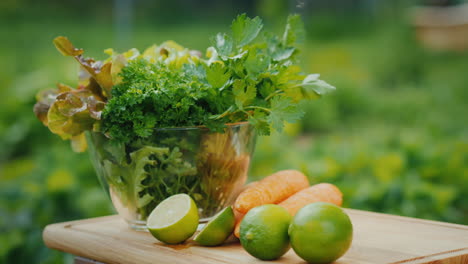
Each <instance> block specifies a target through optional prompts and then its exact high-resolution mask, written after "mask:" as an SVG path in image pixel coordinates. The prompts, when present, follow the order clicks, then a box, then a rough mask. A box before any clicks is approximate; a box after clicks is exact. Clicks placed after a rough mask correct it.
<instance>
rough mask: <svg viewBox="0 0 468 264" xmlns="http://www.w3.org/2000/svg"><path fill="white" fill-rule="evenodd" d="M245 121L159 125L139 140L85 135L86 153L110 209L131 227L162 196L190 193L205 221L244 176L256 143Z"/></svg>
mask: <svg viewBox="0 0 468 264" xmlns="http://www.w3.org/2000/svg"><path fill="white" fill-rule="evenodd" d="M255 138H256V136H255V131H254V129H253V127H252V126H251V125H249V124H248V123H238V124H230V125H228V126H227V128H226V129H225V132H224V133H214V132H210V131H209V130H208V129H207V128H205V127H185V128H162V129H156V130H155V131H154V134H153V135H152V136H151V137H150V138H148V139H145V140H144V141H136V142H132V143H131V144H125V145H124V144H117V143H115V142H113V141H111V140H109V139H108V138H107V137H106V136H105V135H103V134H102V133H96V132H90V133H88V134H87V141H88V145H89V154H90V157H91V161H92V163H93V166H94V168H95V170H96V173H97V176H98V178H99V181H100V182H101V184H102V186H103V187H104V189H105V190H106V191H107V192H108V194H109V196H110V198H111V200H112V203H113V205H114V208H115V209H116V210H117V212H118V213H119V215H120V216H121V217H123V218H124V219H125V220H126V221H127V222H128V223H129V225H130V226H131V227H132V228H133V229H136V230H141V229H145V226H146V218H147V217H148V215H149V214H150V213H151V211H152V210H153V209H154V208H155V207H156V205H158V203H160V202H161V201H162V200H164V199H165V198H167V197H169V196H171V195H174V194H178V193H187V194H188V195H190V196H191V197H192V198H193V199H194V201H195V203H196V204H197V206H198V208H199V214H200V221H201V222H204V221H207V220H208V219H209V218H210V217H212V216H213V215H215V214H216V213H218V212H219V211H220V210H221V209H223V208H224V207H226V206H229V205H231V204H232V203H233V202H234V199H235V197H236V196H237V194H238V193H239V192H240V190H241V188H242V186H243V185H244V184H245V182H246V180H247V173H248V170H249V166H250V160H251V156H252V153H253V150H254V147H255Z"/></svg>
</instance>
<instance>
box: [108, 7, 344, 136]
mask: <svg viewBox="0 0 468 264" xmlns="http://www.w3.org/2000/svg"><path fill="white" fill-rule="evenodd" d="M262 28H263V24H262V21H261V20H260V18H258V17H256V18H254V19H250V18H248V17H247V16H246V15H245V14H243V15H240V16H238V17H237V18H236V19H235V20H234V21H233V22H232V25H231V31H232V32H231V34H221V33H220V34H218V35H217V36H216V38H215V43H214V46H215V47H210V48H209V49H208V52H209V55H208V59H207V60H205V59H203V58H199V57H195V56H192V55H190V53H187V50H186V49H183V48H182V47H179V46H178V45H177V44H175V43H174V44H173V46H174V47H175V48H174V47H172V48H167V47H164V46H163V47H161V48H157V47H155V49H156V51H154V52H153V54H157V57H156V58H154V57H151V56H150V57H148V56H145V54H146V53H148V52H147V51H148V50H147V51H145V53H143V54H142V55H141V56H139V55H138V54H139V53H138V52H136V56H137V59H134V60H131V59H129V63H128V65H126V66H125V67H124V68H122V72H121V73H120V77H121V81H120V83H119V84H117V85H116V86H114V88H113V90H112V92H111V93H112V97H111V98H110V99H109V101H108V103H107V105H106V107H105V109H104V111H103V115H102V131H103V132H104V133H108V134H109V135H110V137H111V138H112V139H113V140H116V141H119V142H122V143H129V142H132V141H135V140H138V139H144V138H147V137H149V136H150V135H151V134H152V131H153V129H154V128H162V127H185V126H200V125H204V126H207V127H209V128H210V129H211V130H214V131H222V130H221V129H222V128H223V126H224V124H226V123H235V122H239V121H247V120H248V121H251V123H252V124H253V125H254V126H255V128H256V130H257V131H258V133H259V134H262V135H268V134H269V133H270V127H269V126H271V127H272V128H273V129H275V130H278V131H281V129H282V128H283V126H284V123H285V122H294V121H297V120H298V119H299V118H300V117H301V116H302V114H303V113H302V111H298V110H297V107H296V105H297V103H298V102H300V101H302V100H304V99H317V98H319V97H320V96H322V95H323V94H326V93H328V92H329V91H330V90H334V89H335V88H334V87H333V86H331V85H329V84H327V83H326V82H324V81H322V80H320V79H318V78H319V75H318V74H310V75H304V74H303V73H302V70H301V68H300V67H299V66H298V65H296V59H295V54H297V53H298V49H297V48H296V47H295V46H294V45H295V44H296V41H300V40H302V39H303V35H304V28H303V25H302V21H301V19H300V17H299V16H298V15H294V16H290V17H289V18H288V23H287V25H286V29H285V32H284V36H283V40H282V41H279V37H277V36H272V35H269V34H266V37H265V38H263V39H262V40H260V41H257V42H253V41H254V40H255V39H256V38H257V36H258V35H259V33H260V32H261V30H262ZM151 49H153V48H150V49H149V50H150V51H151ZM184 52H185V53H184ZM160 54H163V55H160ZM154 61H155V62H154ZM257 90H260V92H259V93H257Z"/></svg>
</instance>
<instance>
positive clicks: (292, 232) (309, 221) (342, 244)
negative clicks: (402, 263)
mask: <svg viewBox="0 0 468 264" xmlns="http://www.w3.org/2000/svg"><path fill="white" fill-rule="evenodd" d="M289 237H290V239H291V246H292V248H293V250H294V252H296V254H297V255H299V257H301V258H302V259H304V260H305V261H307V262H310V263H314V264H315V263H318V264H320V263H330V262H333V261H335V260H336V259H338V258H339V257H341V256H342V255H343V254H344V253H346V251H347V250H348V248H349V247H350V245H351V241H352V240H353V225H352V224H351V220H350V219H349V217H348V215H347V214H346V213H345V212H344V211H343V209H341V208H340V207H338V206H336V205H333V204H330V203H323V202H317V203H311V204H308V205H306V206H304V207H303V208H302V209H300V210H299V211H298V212H297V214H296V215H295V216H294V218H293V220H292V222H291V225H290V227H289Z"/></svg>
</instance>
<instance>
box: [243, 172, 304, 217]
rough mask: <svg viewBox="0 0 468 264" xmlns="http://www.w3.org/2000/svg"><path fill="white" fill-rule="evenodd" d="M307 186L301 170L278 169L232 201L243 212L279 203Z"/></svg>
mask: <svg viewBox="0 0 468 264" xmlns="http://www.w3.org/2000/svg"><path fill="white" fill-rule="evenodd" d="M308 186H309V181H308V180H307V177H306V176H305V175H304V174H302V173H301V172H299V171H296V170H283V171H279V172H277V173H274V174H272V175H270V176H268V177H266V178H264V179H262V180H261V181H259V182H258V183H257V184H255V185H254V186H252V187H251V188H247V189H246V190H245V191H243V192H242V193H241V194H239V196H238V197H237V199H236V202H235V203H234V209H236V210H237V211H239V212H240V213H243V214H245V213H247V212H248V211H249V210H250V209H252V208H254V207H257V206H259V205H263V204H275V203H279V202H281V201H283V200H285V199H286V198H288V197H289V196H291V195H293V194H294V193H296V192H298V191H300V190H302V189H305V188H307V187H308Z"/></svg>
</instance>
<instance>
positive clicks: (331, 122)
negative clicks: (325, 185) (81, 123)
mask: <svg viewBox="0 0 468 264" xmlns="http://www.w3.org/2000/svg"><path fill="white" fill-rule="evenodd" d="M424 2H425V3H428V2H431V4H434V3H435V4H442V5H450V4H461V3H462V2H463V1H418V2H416V1H414V2H411V1H379V0H362V1H359V0H355V1H349V0H329V1H327V0H321V1H319V0H316V1H286V0H256V1H248V0H243V1H240V0H237V1H235V0H230V1H190V0H172V1H150V0H139V1H132V0H115V1H110V0H108V1H99V2H98V1H94V0H79V1H78V0H73V1H72V0H67V1H62V0H47V1H34V0H2V1H0V36H2V37H1V41H0V58H1V59H0V84H1V85H0V98H2V103H1V104H0V110H1V111H0V148H1V151H0V263H70V262H71V261H72V258H71V256H70V255H67V254H63V253H60V252H58V251H53V250H49V249H47V248H46V247H45V246H44V244H43V242H42V238H41V232H42V229H43V227H44V226H45V225H47V224H50V223H53V222H60V221H66V220H72V219H80V218H87V217H96V216H102V215H107V214H112V213H113V209H112V207H111V204H110V202H109V200H108V198H107V197H106V196H105V192H103V191H102V189H101V187H100V186H99V183H98V181H97V179H96V176H95V173H94V171H93V169H92V168H91V163H90V162H89V159H88V156H87V154H86V153H84V154H77V153H73V152H72V151H71V148H70V146H69V142H66V141H62V140H61V139H60V138H59V137H58V136H55V135H53V134H52V133H50V132H49V131H48V129H47V128H46V127H44V126H43V125H42V124H41V123H40V122H39V121H38V120H36V117H35V116H34V114H33V112H32V107H33V104H34V102H35V94H36V93H37V92H38V91H39V90H41V89H45V88H50V87H53V86H54V85H55V83H57V82H64V83H68V84H70V85H75V84H76V79H77V76H76V73H77V70H78V69H77V65H76V63H75V62H74V61H73V60H72V59H70V58H66V57H63V56H61V55H60V54H59V53H58V52H57V51H56V49H55V47H54V46H53V44H52V39H53V38H54V37H55V36H58V35H64V36H67V37H69V38H70V39H71V40H72V41H73V42H74V43H75V45H77V46H78V47H82V48H84V49H85V51H86V54H87V55H90V56H93V57H96V58H104V57H105V56H104V54H103V53H102V51H103V50H104V49H105V48H108V47H114V48H117V49H118V50H119V51H123V50H126V49H128V48H131V47H137V48H140V49H143V48H144V47H146V46H149V45H151V44H153V43H160V42H162V41H164V40H167V39H172V40H175V41H177V42H179V43H181V44H183V45H185V46H188V47H191V48H194V49H200V50H205V49H206V47H207V46H208V45H209V44H210V41H209V38H210V36H213V35H214V34H215V33H217V32H224V31H227V30H228V26H229V24H230V22H231V21H232V19H233V18H234V17H235V16H236V15H237V14H238V13H242V12H246V13H248V14H249V15H251V16H253V15H259V16H261V17H262V18H263V19H264V22H265V24H266V26H267V28H269V29H270V30H272V31H276V32H280V30H281V29H280V28H279V26H281V25H283V24H284V21H285V17H286V16H287V14H288V13H290V12H298V13H300V14H302V15H303V18H304V20H305V24H306V29H307V32H308V39H307V43H306V44H305V45H304V52H303V55H302V58H303V63H304V66H305V67H306V69H307V70H308V71H309V72H317V73H321V74H322V77H323V79H324V80H327V81H328V82H330V83H332V84H334V85H335V86H336V87H337V91H336V92H335V93H333V94H331V95H330V96H327V97H325V98H323V99H321V100H319V101H315V102H313V103H310V104H308V105H304V109H305V110H306V116H305V117H304V119H303V120H302V122H300V123H297V124H293V125H289V126H288V127H287V129H286V132H285V133H283V134H274V135H272V136H270V137H261V138H260V139H259V141H258V144H257V149H256V153H255V157H254V161H253V164H252V169H251V174H250V176H251V179H252V180H254V179H257V178H260V177H263V176H266V175H268V174H269V173H272V172H274V171H276V170H279V169H286V168H296V169H300V170H302V171H304V172H305V173H307V175H308V176H309V177H310V180H311V182H314V183H315V182H322V181H326V182H332V183H335V184H336V185H338V186H339V187H340V188H341V189H342V191H343V192H344V195H345V197H344V200H345V206H346V207H352V208H358V209H364V210H372V211H377V212H385V213H391V214H398V215H406V216H412V217H418V218H425V219H433V220H440V221H447V222H453V223H460V224H468V51H466V49H465V51H463V48H458V50H457V51H450V50H447V49H446V50H443V49H442V50H433V49H430V48H426V47H425V45H424V43H422V42H420V41H418V40H417V38H416V36H417V28H416V27H415V26H414V25H413V23H412V21H413V19H412V17H413V15H414V13H413V12H412V10H413V9H412V8H413V5H416V4H423V3H424ZM466 15H467V16H468V14H466ZM462 37H465V38H468V36H467V35H462Z"/></svg>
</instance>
